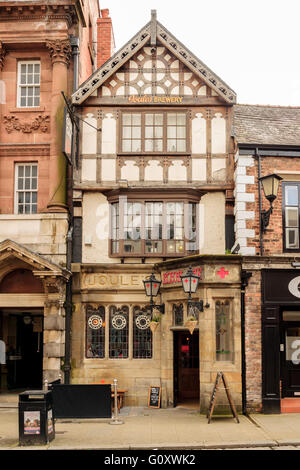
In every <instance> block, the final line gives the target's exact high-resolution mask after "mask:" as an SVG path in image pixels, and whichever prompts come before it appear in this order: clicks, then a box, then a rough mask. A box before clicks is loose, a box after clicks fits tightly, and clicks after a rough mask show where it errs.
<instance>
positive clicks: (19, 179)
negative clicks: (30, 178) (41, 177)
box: [18, 178, 24, 189]
mask: <svg viewBox="0 0 300 470" xmlns="http://www.w3.org/2000/svg"><path fill="white" fill-rule="evenodd" d="M18 189H24V178H18Z"/></svg>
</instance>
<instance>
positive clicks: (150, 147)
mask: <svg viewBox="0 0 300 470" xmlns="http://www.w3.org/2000/svg"><path fill="white" fill-rule="evenodd" d="M153 150H154V146H153V140H149V139H147V140H145V152H153Z"/></svg>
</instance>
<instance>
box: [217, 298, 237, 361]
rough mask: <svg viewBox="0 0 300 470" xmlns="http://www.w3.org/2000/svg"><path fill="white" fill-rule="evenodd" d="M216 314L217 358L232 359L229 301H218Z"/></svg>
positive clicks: (221, 359)
mask: <svg viewBox="0 0 300 470" xmlns="http://www.w3.org/2000/svg"><path fill="white" fill-rule="evenodd" d="M215 315H216V360H217V361H231V360H232V359H233V353H232V349H231V324H230V323H231V322H230V308H229V302H228V301H223V302H222V301H217V302H216V307H215Z"/></svg>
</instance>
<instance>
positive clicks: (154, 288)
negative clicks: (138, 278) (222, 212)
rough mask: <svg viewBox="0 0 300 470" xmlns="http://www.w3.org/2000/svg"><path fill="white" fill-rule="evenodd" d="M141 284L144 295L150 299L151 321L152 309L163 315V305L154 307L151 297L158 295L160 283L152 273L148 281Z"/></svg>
mask: <svg viewBox="0 0 300 470" xmlns="http://www.w3.org/2000/svg"><path fill="white" fill-rule="evenodd" d="M143 283H144V289H145V293H146V295H147V297H150V310H151V319H152V315H153V310H154V309H157V310H159V311H160V312H161V313H165V304H161V305H156V304H155V303H154V301H153V297H156V296H157V295H158V293H159V289H160V285H161V281H159V280H158V279H156V278H155V275H154V273H152V274H151V276H150V277H149V279H145V280H144V281H143Z"/></svg>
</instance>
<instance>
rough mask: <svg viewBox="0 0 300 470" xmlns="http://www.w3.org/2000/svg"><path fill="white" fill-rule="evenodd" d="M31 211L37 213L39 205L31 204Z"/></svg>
mask: <svg viewBox="0 0 300 470" xmlns="http://www.w3.org/2000/svg"><path fill="white" fill-rule="evenodd" d="M31 213H32V214H36V213H37V205H36V204H32V206H31Z"/></svg>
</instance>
